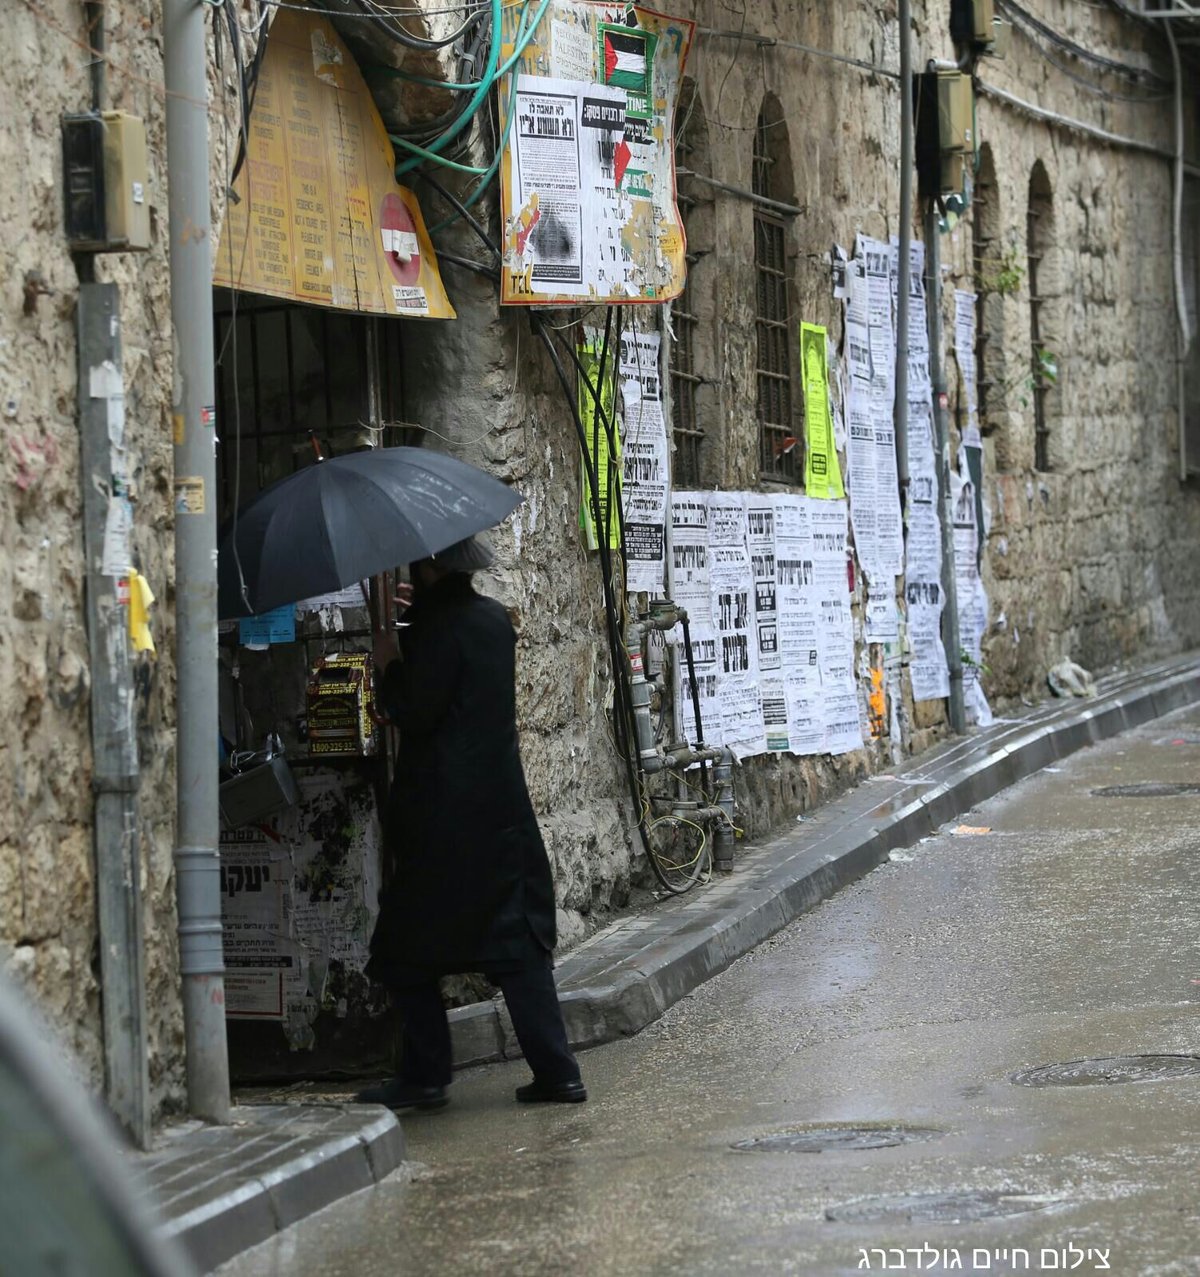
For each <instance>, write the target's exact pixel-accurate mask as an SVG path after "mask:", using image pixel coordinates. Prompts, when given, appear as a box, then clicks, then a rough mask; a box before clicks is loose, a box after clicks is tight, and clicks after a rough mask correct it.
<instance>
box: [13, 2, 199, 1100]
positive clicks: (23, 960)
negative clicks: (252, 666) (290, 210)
mask: <svg viewBox="0 0 1200 1277" xmlns="http://www.w3.org/2000/svg"><path fill="white" fill-rule="evenodd" d="M104 8H105V11H106V15H107V23H108V30H107V39H108V44H109V47H110V50H111V65H110V68H109V71H108V76H107V91H106V100H105V102H104V106H105V108H106V109H120V110H124V111H128V112H131V113H133V114H135V115H140V116H142V117H143V118H144V119H145V121H146V124H147V133H148V142H149V164H150V183H149V190H148V192H147V198H148V200H149V202H150V214H151V227H152V233H153V241H154V242H153V247H152V248H151V250H150V252H148V253H145V254H141V255H135V254H122V255H111V256H101V257H98V258H96V277H97V279H99V280H102V281H111V282H114V283H116V284H117V285H119V287H120V296H121V325H122V343H123V349H124V375H125V390H126V438H127V445H128V452H129V458H130V472H131V477H132V487H133V495H134V498H135V503H134V534H133V544H134V548H135V552H136V557H137V561H138V564H139V566H140V570H141V572H142V573H143V575H144V576H145V577H146V578H147V580H148V581H149V583H150V586H151V588H152V590H153V591H154V593H155V595H156V596H157V599H158V605H157V607H156V608H155V610H154V616H153V621H152V628H153V631H154V637H155V640H156V642H157V644H158V649H159V656H158V660H157V662H149V661H146V662H145V663H144V664H143V665H142V666H141V667H140V668H139V672H138V722H139V729H140V753H141V767H142V772H141V789H140V793H139V820H140V841H141V848H142V883H141V886H142V891H143V894H144V898H145V928H146V963H145V968H146V972H147V1009H148V1016H149V1035H150V1068H151V1088H152V1096H153V1100H154V1102H155V1104H156V1105H157V1106H160V1107H161V1106H162V1105H163V1104H164V1103H168V1102H174V1101H176V1100H178V1097H179V1095H180V1093H181V1087H182V1069H183V1033H182V1020H181V1015H180V1010H179V991H178V976H177V971H178V961H177V955H176V943H175V899H174V878H173V872H172V858H171V857H172V845H173V840H174V793H175V784H174V764H173V748H174V735H173V728H174V717H175V708H174V692H175V687H174V671H173V666H172V631H171V624H172V616H173V598H172V573H173V522H172V506H171V487H172V463H171V437H172V436H171V429H170V397H171V327H170V294H169V288H168V271H167V244H166V228H167V204H166V182H165V171H164V149H165V114H164V93H163V84H162V54H161V36H160V27H161V19H160V15H159V12H158V5H157V4H155V3H152V2H151V0H125V2H123V3H121V4H112V3H110V4H108V5H106V6H104ZM87 40H88V33H87V31H86V28H85V24H84V18H83V6H82V4H79V3H76V2H75V0H39V3H38V4H37V5H28V6H27V5H25V4H24V3H17V4H15V5H12V6H9V8H8V10H7V12H6V15H5V21H4V23H3V24H0V63H2V64H3V66H4V68H5V110H4V127H3V128H2V129H0V168H2V170H3V172H4V173H5V175H6V177H5V181H4V182H3V183H2V184H0V260H3V261H4V263H5V270H4V277H3V283H2V288H3V299H4V300H3V305H2V306H0V410H2V411H3V416H4V433H5V439H6V446H5V447H4V449H3V451H2V453H0V538H2V539H3V544H4V546H5V550H6V553H5V556H4V570H3V572H0V652H3V656H4V662H5V665H6V667H7V671H8V674H7V677H5V678H4V679H3V680H2V681H0V719H2V720H3V721H4V722H5V723H6V725H7V732H6V738H5V743H4V746H3V747H2V748H0V785H2V786H3V791H2V792H3V801H2V802H0V900H2V901H3V904H2V906H0V944H2V945H3V946H4V947H5V948H6V949H8V950H11V964H10V969H11V970H13V971H15V972H16V973H17V976H18V978H19V979H20V981H21V982H22V983H23V984H24V985H25V987H27V988H28V989H29V990H31V991H32V992H33V993H34V995H35V996H36V997H37V999H38V1001H39V1002H40V1003H41V1005H42V1006H43V1008H44V1009H45V1010H46V1011H47V1013H48V1014H49V1016H50V1018H51V1019H52V1020H53V1021H54V1022H55V1023H56V1024H57V1026H58V1028H59V1029H60V1030H61V1031H62V1032H63V1033H65V1034H66V1035H67V1037H68V1039H69V1041H70V1042H71V1045H72V1046H73V1047H74V1054H75V1058H76V1060H77V1061H78V1064H79V1067H80V1069H81V1071H82V1073H83V1074H84V1076H85V1077H86V1078H87V1080H88V1081H89V1083H90V1084H91V1085H92V1086H93V1087H95V1088H96V1089H99V1088H100V1086H101V1085H102V1079H103V1058H102V1037H101V1020H100V986H99V951H98V944H97V936H96V919H95V900H94V894H93V879H94V864H95V860H94V848H93V835H92V795H91V750H90V736H89V725H88V723H89V699H88V697H89V680H88V646H87V634H86V629H85V621H84V610H83V609H84V593H83V541H82V517H81V508H82V504H81V503H82V495H81V491H80V469H79V442H78V439H79V428H78V404H77V388H76V379H77V378H76V357H77V356H76V338H75V306H76V299H77V296H78V288H79V277H78V275H77V273H76V268H75V265H74V264H73V262H72V259H71V256H70V254H69V252H68V249H67V244H66V240H65V237H64V233H63V220H62V218H63V200H62V159H61V130H60V117H61V116H62V115H63V114H65V113H69V112H78V111H85V110H88V109H89V108H90V107H91V104H92V97H91V86H90V78H89V70H88V62H89V55H88V53H87Z"/></svg>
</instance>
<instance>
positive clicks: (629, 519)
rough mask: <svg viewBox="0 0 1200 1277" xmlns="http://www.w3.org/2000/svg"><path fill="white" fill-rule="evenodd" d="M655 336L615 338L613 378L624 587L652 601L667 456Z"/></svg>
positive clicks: (661, 564) (662, 568)
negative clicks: (620, 432)
mask: <svg viewBox="0 0 1200 1277" xmlns="http://www.w3.org/2000/svg"><path fill="white" fill-rule="evenodd" d="M661 340H662V338H661V336H660V334H659V333H658V332H639V331H637V330H636V329H630V330H627V331H626V332H623V333H622V334H621V352H620V364H619V367H618V374H619V377H620V382H621V402H622V409H623V416H624V423H625V431H624V442H623V444H622V485H621V495H622V498H623V500H624V511H625V588H626V589H627V590H628V591H629V592H630V593H634V592H636V591H640V590H645V591H646V592H647V593H648V594H650V595H652V596H654V597H658V596H661V595H662V594H663V592H664V591H665V588H666V540H667V512H668V497H669V493H670V455H669V444H668V441H667V424H666V419H665V417H664V416H663V406H662V384H661V379H660V375H659V362H658V360H659V353H660V346H661Z"/></svg>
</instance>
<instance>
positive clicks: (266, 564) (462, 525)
mask: <svg viewBox="0 0 1200 1277" xmlns="http://www.w3.org/2000/svg"><path fill="white" fill-rule="evenodd" d="M523 499H524V498H523V497H521V495H520V494H519V493H517V492H515V491H514V490H513V489H512V488H510V487H508V486H507V485H506V484H504V483H501V482H500V480H499V479H497V478H495V477H494V476H493V475H490V474H487V473H486V472H484V471H483V470H479V469H477V468H476V467H475V466H470V465H467V464H466V462H464V461H456V460H455V459H454V458H453V457H448V456H446V455H445V454H444V453H440V452H432V451H426V450H425V449H424V448H375V449H371V450H370V451H366V452H354V453H350V454H349V455H347V456H344V457H334V458H332V459H331V460H329V461H321V462H319V463H316V464H314V465H311V466H308V467H307V468H306V469H304V470H300V471H297V473H296V474H293V475H289V476H288V477H287V478H286V479H282V480H280V482H278V483H276V484H273V485H272V486H271V487H269V488H267V489H266V490H265V491H263V492H262V493H260V494H259V495H258V496H257V497H256V498H255V499H254V500H253V501H252V502H251V503H250V504H249V505H248V506H247V507H246V508H245V509H244V510H242V511H240V512H239V514H238V518H237V528H236V544H237V553H236V555H235V553H234V531H233V529H232V528H231V529H230V530H229V531H228V532H227V533H226V535H225V536H224V537H223V538H222V540H221V547H220V558H219V561H218V584H219V591H218V611H219V614H220V616H221V619H222V620H228V619H230V618H233V617H238V616H250V615H254V614H256V613H260V612H269V611H270V610H271V609H272V608H275V607H280V606H281V605H282V604H284V603H295V602H297V601H298V600H299V599H306V598H309V597H311V596H312V595H314V594H328V593H330V592H332V591H333V590H339V589H342V588H343V587H344V586H347V585H352V584H353V583H354V582H355V581H361V580H363V579H365V578H366V577H369V576H373V575H374V574H375V573H377V572H385V571H388V570H390V569H391V568H394V567H396V565H397V564H400V563H412V562H413V561H414V560H416V559H424V558H428V557H429V556H430V555H433V554H437V552H438V551H439V550H444V549H446V548H447V547H448V546H451V545H453V544H454V543H455V542H456V541H461V540H463V539H464V538H465V537H469V536H472V535H473V534H474V533H476V532H482V531H483V530H484V529H485V528H490V527H493V526H494V525H495V524H497V523H500V522H501V521H502V520H504V519H506V518H507V517H508V516H509V515H510V514H511V513H512V512H513V511H514V510H515V509H516V508H517V506H518V505H520V503H521V501H522V500H523ZM239 564H240V568H241V571H240V575H239ZM243 580H244V581H245V585H246V598H243V595H242V588H241V585H242V581H243ZM247 599H248V602H247Z"/></svg>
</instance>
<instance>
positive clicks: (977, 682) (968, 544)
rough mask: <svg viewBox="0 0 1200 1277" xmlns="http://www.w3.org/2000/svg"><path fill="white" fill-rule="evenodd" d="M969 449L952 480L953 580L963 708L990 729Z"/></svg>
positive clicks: (985, 614) (969, 718) (983, 609)
mask: <svg viewBox="0 0 1200 1277" xmlns="http://www.w3.org/2000/svg"><path fill="white" fill-rule="evenodd" d="M966 453H967V450H966V448H962V449H961V450H960V451H959V454H958V460H959V469H958V472H957V473H955V474H952V475H951V476H950V491H951V494H952V496H953V506H954V576H955V587H956V590H957V594H958V641H959V645H960V647H961V648H962V665H963V706H964V708H965V710H966V715H967V722H969V723H974V724H976V725H977V726H979V727H987V726H988V725H989V724H990V723H991V722H992V711H991V707H990V706H989V705H988V703H987V697H986V696H985V695H984V691H983V684H982V682H981V676H982V674H983V637H984V635H985V634H986V633H987V623H988V600H987V592H986V591H985V589H984V586H983V578H982V577H981V576H980V574H979V530H978V528H977V526H976V522H975V519H976V515H975V510H976V502H975V484H974V483H973V482H972V480H971V477H970V473H969V471H968V468H967V459H966Z"/></svg>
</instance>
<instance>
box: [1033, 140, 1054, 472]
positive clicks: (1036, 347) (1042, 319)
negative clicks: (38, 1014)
mask: <svg viewBox="0 0 1200 1277" xmlns="http://www.w3.org/2000/svg"><path fill="white" fill-rule="evenodd" d="M1054 222H1055V219H1054V190H1053V187H1052V186H1051V184H1050V175H1049V173H1048V172H1047V171H1046V166H1045V164H1043V163H1042V161H1041V160H1040V159H1039V160H1036V161H1035V162H1034V165H1033V168H1032V169H1031V170H1030V174H1029V194H1028V202H1027V205H1026V216H1025V257H1026V263H1027V265H1026V281H1027V283H1028V287H1029V293H1028V297H1029V356H1028V360H1029V403H1030V413H1029V416H1030V419H1031V421H1032V427H1033V468H1034V469H1035V470H1042V471H1045V470H1051V469H1053V468H1054V453H1055V444H1056V442H1057V440H1055V438H1054V422H1055V418H1056V417H1057V415H1058V396H1057V395H1055V393H1054V386H1055V383H1056V381H1057V354H1056V352H1057V340H1056V334H1055V331H1054V328H1055V320H1056V318H1057V308H1056V307H1055V305H1054V303H1055V301H1056V299H1057V297H1058V293H1059V270H1058V261H1057V253H1056V248H1055V224H1054Z"/></svg>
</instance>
